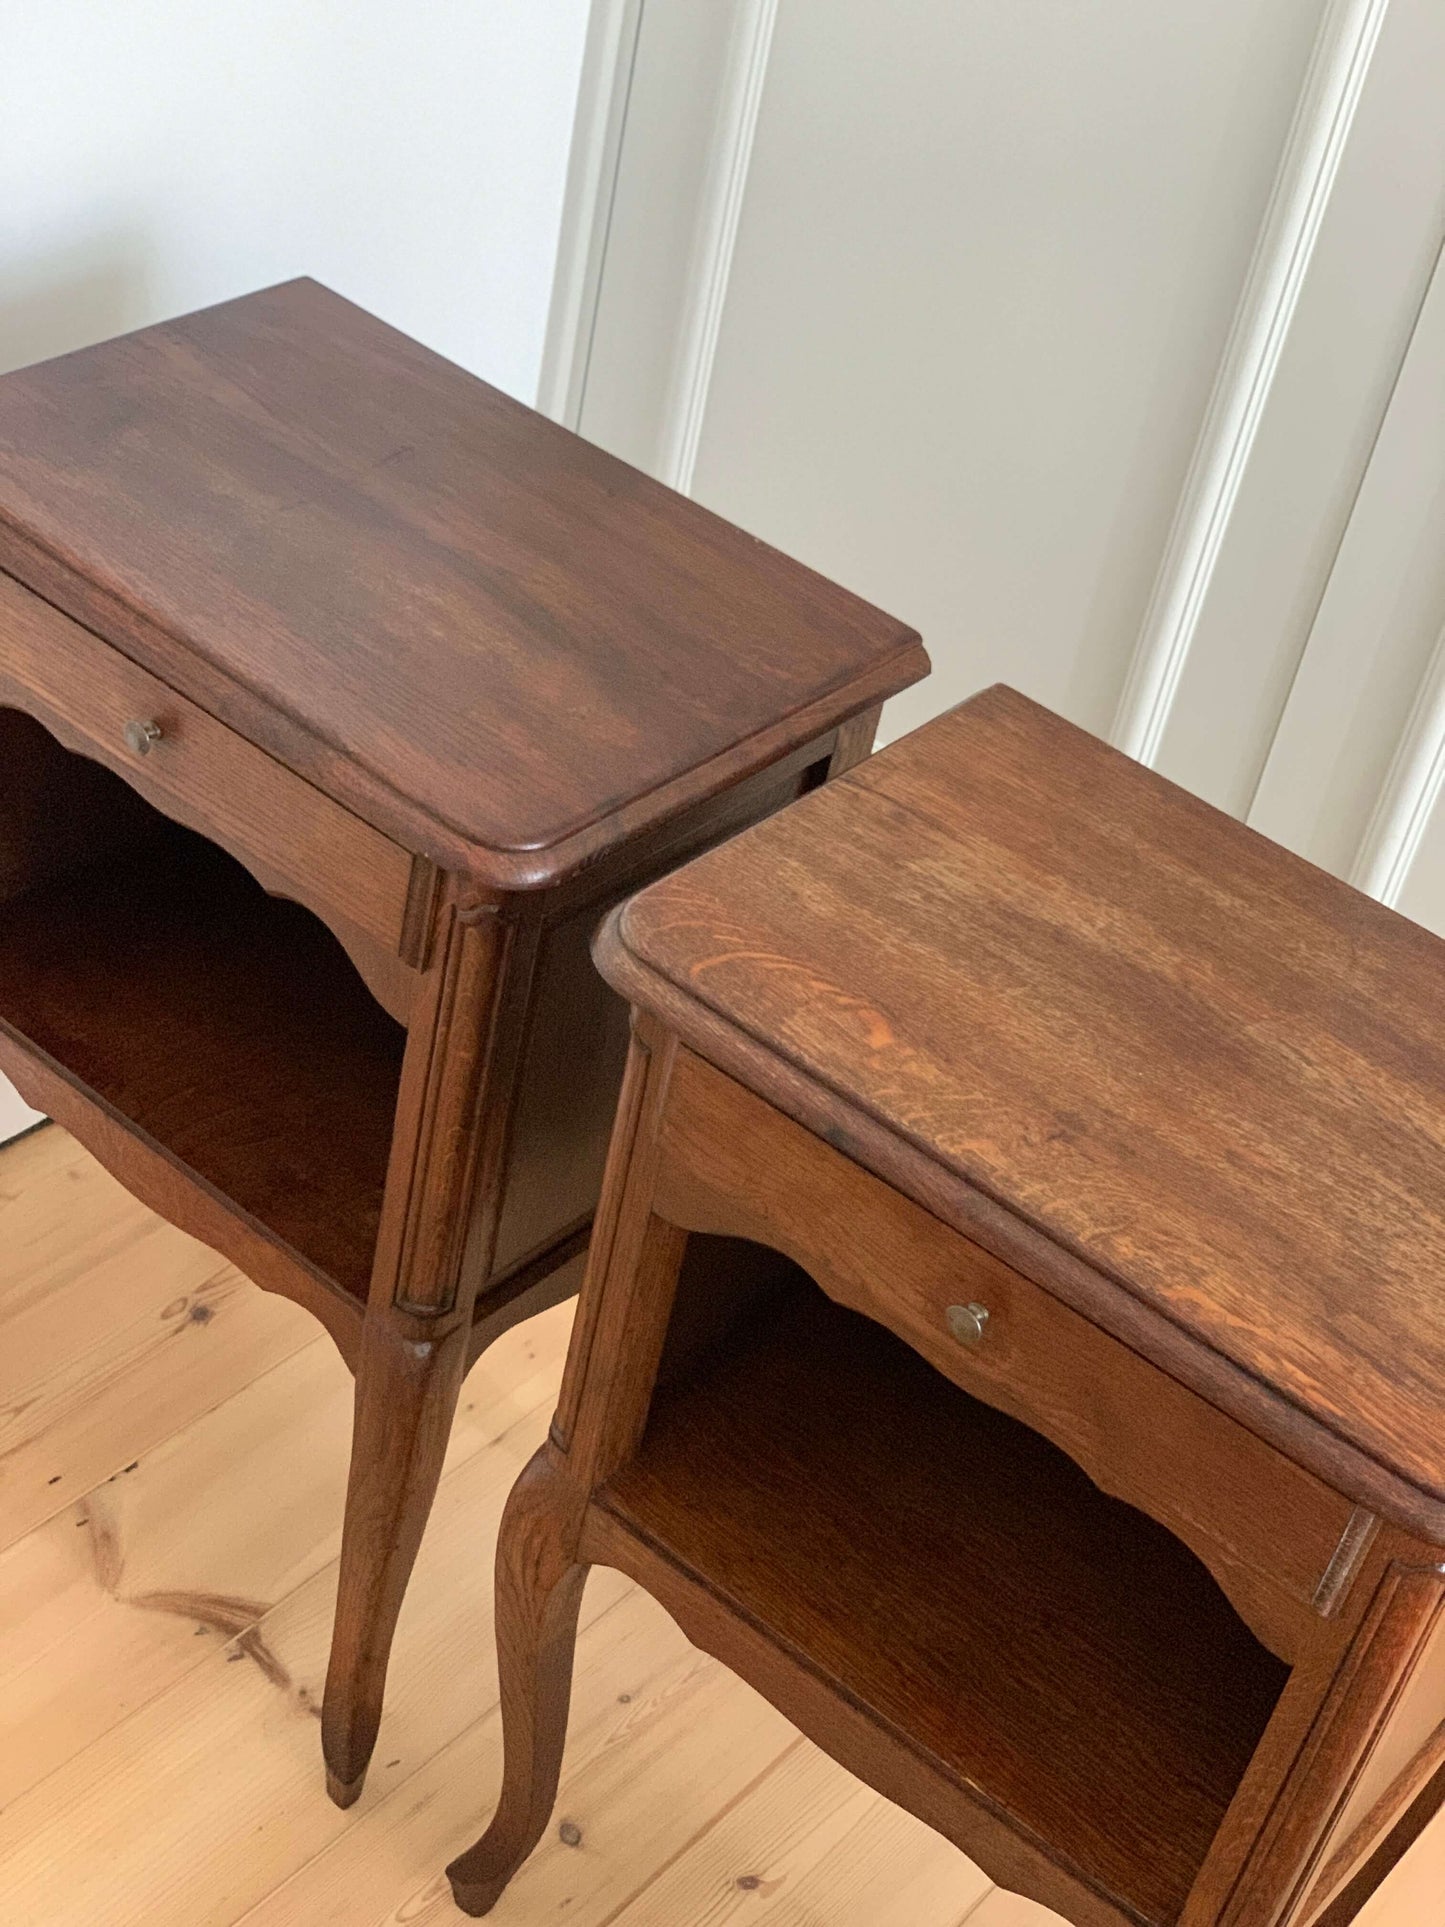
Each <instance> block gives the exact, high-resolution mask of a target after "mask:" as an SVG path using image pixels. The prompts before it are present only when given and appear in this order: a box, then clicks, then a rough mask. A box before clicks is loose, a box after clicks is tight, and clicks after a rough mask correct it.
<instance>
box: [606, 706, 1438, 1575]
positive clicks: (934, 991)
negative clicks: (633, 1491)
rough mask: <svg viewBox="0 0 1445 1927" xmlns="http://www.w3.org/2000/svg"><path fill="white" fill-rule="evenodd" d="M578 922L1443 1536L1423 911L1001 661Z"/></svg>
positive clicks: (872, 1137) (1204, 1378) (1433, 1007)
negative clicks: (1119, 747) (1386, 899)
mask: <svg viewBox="0 0 1445 1927" xmlns="http://www.w3.org/2000/svg"><path fill="white" fill-rule="evenodd" d="M599 957H600V959H601V961H602V963H603V966H604V969H605V970H606V973H607V974H608V975H609V976H610V977H611V979H612V981H613V982H614V983H615V984H616V985H617V986H618V987H619V988H620V989H622V990H623V991H624V992H625V993H626V994H628V995H630V996H631V997H632V998H633V999H634V1000H635V1001H638V1002H640V1003H642V1004H644V1005H650V1006H652V1007H653V1008H655V1009H656V1010H658V1011H659V1012H661V1013H662V1015H663V1016H664V1018H665V1020H666V1021H667V1022H668V1023H669V1025H671V1026H672V1027H673V1028H674V1029H676V1030H677V1031H679V1032H680V1033H681V1035H682V1037H683V1038H684V1040H685V1041H686V1042H688V1043H690V1044H691V1045H692V1046H693V1047H694V1048H696V1049H698V1050H699V1051H700V1052H702V1054H703V1055H705V1056H708V1057H710V1058H711V1059H712V1060H713V1061H714V1062H716V1063H718V1064H719V1065H720V1066H721V1067H722V1068H723V1069H725V1070H728V1071H729V1072H730V1073H731V1074H733V1075H735V1076H737V1077H739V1078H741V1079H742V1081H744V1082H746V1083H749V1084H750V1085H751V1086H752V1087H753V1088H755V1089H758V1090H760V1091H761V1092H762V1094H763V1095H765V1096H770V1097H771V1098H772V1099H773V1101H775V1102H777V1103H779V1104H780V1105H781V1107H782V1108H784V1109H785V1110H788V1111H789V1112H790V1113H791V1114H793V1115H794V1116H796V1117H799V1118H800V1119H801V1120H802V1121H803V1122H805V1123H806V1124H807V1125H808V1126H809V1128H811V1129H813V1130H815V1131H817V1132H819V1133H820V1134H823V1135H825V1136H827V1137H828V1138H829V1139H830V1141H832V1142H834V1143H836V1144H838V1145H840V1146H841V1147H842V1148H845V1149H846V1150H847V1151H848V1153H849V1154H850V1155H851V1156H853V1157H854V1158H856V1159H857V1160H858V1161H859V1162H862V1163H865V1164H868V1165H870V1166H871V1167H872V1168H874V1169H876V1170H878V1171H879V1173H880V1175H884V1176H887V1177H888V1178H889V1179H890V1181H891V1182H896V1183H898V1184H899V1185H900V1188H905V1189H912V1190H913V1192H914V1194H915V1195H917V1196H918V1197H919V1198H920V1201H921V1202H924V1203H926V1204H928V1205H929V1207H930V1208H931V1209H934V1210H935V1211H937V1212H939V1213H940V1214H941V1215H945V1216H951V1217H952V1218H953V1219H954V1221H955V1222H957V1223H958V1224H959V1225H960V1227H961V1228H968V1229H970V1230H972V1231H974V1232H978V1230H979V1227H980V1224H982V1226H983V1228H984V1233H985V1242H991V1243H993V1244H994V1245H995V1247H996V1248H998V1247H999V1246H1000V1245H1001V1244H1002V1245H1003V1246H1006V1247H1009V1248H1008V1249H1004V1250H1001V1255H1004V1256H1008V1257H1010V1258H1011V1260H1012V1261H1021V1268H1024V1269H1027V1270H1030V1271H1032V1272H1033V1273H1034V1275H1036V1276H1038V1277H1039V1278H1040V1282H1044V1283H1051V1284H1052V1286H1054V1287H1055V1288H1057V1289H1058V1291H1059V1295H1061V1296H1065V1297H1068V1298H1071V1299H1072V1300H1073V1301H1074V1302H1075V1303H1076V1304H1078V1305H1079V1306H1080V1308H1082V1309H1085V1310H1087V1311H1088V1312H1089V1314H1090V1315H1092V1316H1094V1317H1096V1318H1097V1319H1098V1320H1099V1321H1100V1322H1101V1323H1105V1324H1106V1325H1109V1326H1112V1327H1113V1328H1114V1329H1115V1330H1116V1333H1118V1334H1121V1335H1124V1336H1125V1337H1126V1338H1127V1340H1128V1342H1130V1343H1132V1344H1134V1345H1135V1346H1136V1347H1137V1348H1138V1349H1140V1350H1143V1351H1145V1352H1146V1353H1148V1354H1151V1355H1153V1356H1155V1358H1156V1361H1157V1362H1160V1363H1167V1366H1168V1368H1169V1369H1170V1370H1172V1371H1173V1372H1175V1374H1176V1375H1177V1376H1180V1377H1183V1378H1185V1379H1186V1380H1190V1381H1192V1382H1193V1383H1194V1385H1195V1388H1196V1389H1199V1390H1201V1391H1203V1392H1205V1393H1206V1395H1208V1396H1210V1397H1211V1398H1212V1399H1213V1400H1214V1402H1216V1403H1218V1404H1220V1405H1222V1406H1224V1407H1226V1408H1227V1409H1231V1410H1232V1411H1233V1412H1234V1413H1235V1415H1236V1416H1239V1417H1241V1418H1242V1419H1243V1420H1244V1421H1245V1422H1246V1423H1248V1424H1250V1425H1251V1426H1252V1427H1253V1428H1254V1429H1256V1430H1259V1431H1261V1432H1263V1433H1264V1434H1265V1435H1266V1436H1270V1437H1271V1438H1272V1439H1273V1440H1274V1442H1276V1443H1279V1444H1282V1445H1283V1446H1285V1448H1286V1449H1289V1450H1291V1451H1292V1452H1293V1453H1294V1455H1295V1456H1297V1457H1299V1458H1301V1459H1302V1460H1304V1461H1305V1462H1307V1463H1310V1464H1312V1465H1313V1466H1314V1467H1315V1469H1318V1470H1321V1471H1322V1472H1323V1473H1324V1474H1325V1475H1326V1476H1330V1477H1332V1478H1334V1479H1335V1481H1336V1483H1338V1484H1339V1485H1340V1486H1341V1489H1343V1490H1346V1491H1353V1492H1354V1495H1355V1496H1356V1497H1357V1498H1360V1499H1361V1500H1362V1501H1367V1502H1370V1503H1373V1504H1375V1505H1376V1506H1377V1507H1378V1509H1380V1510H1381V1511H1384V1512H1387V1513H1388V1514H1390V1515H1391V1516H1393V1517H1395V1518H1396V1519H1397V1520H1398V1522H1399V1523H1402V1524H1406V1525H1409V1526H1411V1527H1412V1528H1414V1529H1417V1530H1421V1531H1426V1532H1427V1533H1428V1534H1429V1536H1431V1537H1432V1538H1436V1539H1437V1540H1439V1541H1442V1542H1445V943H1442V942H1441V941H1439V940H1438V939H1437V938H1436V937H1434V936H1432V935H1431V934H1430V933H1429V932H1427V931H1425V930H1423V929H1421V928H1420V927H1419V926H1417V925H1415V924H1413V923H1410V922H1408V921H1407V920H1406V919H1405V918H1403V917H1401V916H1398V915H1396V914H1395V913H1394V912H1393V911H1390V910H1387V909H1385V908H1383V907H1382V906H1381V905H1380V904H1378V903H1375V902H1373V901H1372V900H1370V899H1369V898H1366V897H1364V896H1362V895H1361V894H1360V893H1359V892H1357V891H1355V890H1353V889H1351V888H1349V887H1348V886H1347V885H1346V884H1344V883H1341V882H1339V881H1337V880H1336V879H1335V878H1333V877H1330V876H1327V875H1326V874H1325V873H1324V872H1323V871H1320V870H1317V869H1315V868H1314V867H1313V866H1312V865H1310V864H1307V863H1305V862H1303V861H1301V860H1300V859H1298V858H1296V857H1294V856H1292V855H1291V854H1289V853H1288V852H1286V851H1284V850H1282V849H1280V848H1279V847H1278V846H1277V845H1275V844H1272V843H1270V842H1268V841H1267V840H1266V839H1265V838H1263V837H1261V836H1259V835H1257V834H1256V833H1255V832H1253V831H1251V830H1249V829H1246V828H1245V827H1243V826H1242V825H1241V824H1239V823H1237V822H1235V821H1234V820H1232V819H1231V818H1229V817H1227V816H1224V815H1223V814H1221V813H1220V812H1219V811H1217V810H1214V809H1212V808H1210V807H1209V806H1208V805H1206V804H1204V803H1202V802H1200V801H1199V800H1198V799H1197V798H1195V797H1192V796H1190V795H1188V794H1186V793H1185V792H1184V791H1183V790H1180V789H1178V788H1176V787H1174V786H1173V785H1172V784H1170V783H1167V782H1165V781H1163V780H1162V779H1161V778H1159V777H1158V776H1155V775H1154V774H1152V773H1151V772H1149V771H1147V770H1145V769H1143V768H1141V767H1140V766H1139V765H1137V764H1135V763H1133V762H1131V761H1130V760H1129V759H1128V758H1126V757H1124V756H1122V755H1120V754H1118V753H1117V752H1115V751H1113V750H1111V749H1109V748H1107V747H1106V746H1105V745H1104V744H1102V743H1100V742H1098V741H1096V740H1095V739H1094V738H1093V737H1091V736H1089V735H1086V734H1085V733H1084V732H1083V731H1081V730H1079V729H1076V728H1074V727H1072V726H1071V725H1070V724H1068V723H1066V722H1064V721H1062V720H1061V719H1060V718H1058V717H1057V716H1054V715H1051V714H1050V713H1049V712H1048V711H1047V710H1044V709H1041V708H1039V707H1038V706H1037V705H1035V704H1033V703H1031V702H1028V701H1026V700H1025V699H1024V698H1023V697H1021V696H1019V695H1016V694H1015V693H1013V692H1012V691H1010V690H1008V689H1004V688H997V689H993V690H989V691H987V692H985V693H984V694H983V695H981V696H978V697H975V698H974V699H973V700H972V701H970V702H968V703H965V704H963V705H961V706H960V707H959V708H958V709H955V710H954V711H952V712H951V713H950V714H948V715H946V716H944V717H941V718H939V719H938V720H937V721H935V722H933V723H931V724H928V725H926V726H925V727H924V728H923V729H921V730H919V731H917V732H916V733H915V734H913V735H912V736H910V737H907V738H905V739H904V740H903V741H901V742H899V743H897V744H895V745H894V746H893V747H892V748H890V749H887V750H884V751H882V752H881V753H880V754H878V755H877V756H874V757H873V758H872V759H870V760H869V761H868V762H866V763H864V764H862V765H860V766H859V767H858V768H857V769H855V770H853V771H852V772H850V773H849V774H848V775H847V776H846V777H844V778H843V779H841V780H840V781H839V782H837V783H834V784H831V785H829V786H828V787H827V788H826V789H825V790H820V791H818V792H817V793H815V794H814V795H811V796H809V797H806V798H804V799H803V800H802V801H801V802H800V803H798V804H797V805H795V806H794V807H793V808H791V809H789V810H787V811H786V812H784V813H783V814H782V815H781V816H779V817H777V818H775V819H773V820H772V821H770V822H768V823H765V824H762V825H760V826H758V827H757V828H755V829H751V830H749V831H747V832H746V833H744V834H743V835H742V836H740V837H738V838H737V839H735V840H734V841H733V842H731V843H729V844H726V845H724V846H723V847H721V848H719V849H717V850H714V851H712V852H710V853H709V854H707V855H705V856H703V857H701V858H699V859H698V860H697V861H696V862H694V863H692V864H690V865H688V866H687V867H686V868H685V869H683V870H681V871H679V872H677V873H676V874H675V875H673V876H672V877H669V878H667V879H664V880H663V881H662V882H660V883H657V884H654V885H652V886H651V887H650V888H648V889H647V890H645V891H643V892H642V893H641V895H639V896H638V897H636V898H634V899H633V900H632V902H631V903H630V904H628V905H626V906H624V908H623V910H622V911H621V912H620V913H619V914H618V915H617V916H616V917H615V918H614V919H613V920H612V922H611V924H610V925H609V927H608V929H607V931H606V932H605V933H604V937H603V939H602V941H601V943H600V945H599ZM1011 1226H1012V1227H1014V1228H1015V1229H1017V1228H1018V1227H1022V1231H1021V1232H1020V1235H1019V1236H1018V1237H1014V1236H1013V1232H1012V1231H1011V1230H1010V1227H1011ZM1011 1238H1012V1244H1011V1245H1010V1239H1011Z"/></svg>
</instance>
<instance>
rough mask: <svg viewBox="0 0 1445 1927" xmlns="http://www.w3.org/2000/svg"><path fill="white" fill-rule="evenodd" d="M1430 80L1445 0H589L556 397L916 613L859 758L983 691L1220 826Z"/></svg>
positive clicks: (1355, 375)
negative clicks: (1081, 735)
mask: <svg viewBox="0 0 1445 1927" xmlns="http://www.w3.org/2000/svg"><path fill="white" fill-rule="evenodd" d="M1441 72H1445V7H1442V6H1441V4H1440V0H1270V4H1269V5H1267V6H1260V5H1259V4H1258V0H1207V3H1206V0H1184V4H1179V5H1170V6H1163V7H1161V6H1159V5H1158V4H1157V0H1094V3H1093V4H1091V5H1089V6H1087V7H1078V6H1071V5H1067V4H1065V3H1064V0H969V4H968V5H967V6H966V7H965V6H960V5H958V4H957V3H956V0H895V3H894V4H892V5H889V6H887V7H880V6H878V5H876V3H875V0H711V4H707V5H704V4H701V0H598V5H597V8H596V11H595V13H594V18H593V32H592V43H591V46H590V48H589V57H588V62H587V69H586V78H585V79H584V95H583V103H584V111H583V114H582V117H581V120H580V121H579V138H578V143H577V149H576V152H575V154H574V165H573V174H572V183H571V187H572V192H571V196H570V200H569V212H568V218H567V223H566V227H565V229H564V235H565V239H566V244H565V245H564V251H563V256H562V262H561V272H560V275H559V283H558V297H557V300H556V302H555V304H554V310H553V328H552V332H551V336H550V339H549V347H548V356H547V363H546V368H545V371H544V385H543V397H544V402H546V403H547V404H549V405H550V406H551V407H552V408H553V410H554V412H556V413H558V414H559V415H561V416H562V417H563V418H564V419H567V420H569V421H570V422H572V423H573V424H574V425H576V426H578V427H580V429H581V431H582V432H583V433H584V434H586V435H588V436H590V437H592V438H593V439H595V440H598V441H600V442H602V443H603V444H604V445H606V446H608V447H611V448H613V449H615V450H616V451H617V452H619V453H621V454H623V455H625V456H626V457H627V458H628V459H630V460H633V461H636V462H637V463H638V464H639V465H641V466H643V467H646V468H648V469H650V470H651V471H652V472H654V473H657V474H660V475H662V476H663V477H664V478H665V479H667V480H669V481H672V482H673V483H674V484H675V485H678V486H682V487H686V488H690V489H691V490H692V491H693V492H694V493H695V494H696V495H697V496H699V497H700V498H701V499H702V500H704V501H706V502H707V503H708V504H709V505H710V506H713V507H716V508H718V509H719V510H720V511H721V512H722V513H724V514H726V515H728V516H730V517H731V518H732V519H734V520H735V521H738V522H740V523H742V524H743V525H744V526H745V527H748V528H751V529H753V530H755V531H756V532H757V533H758V534H759V535H761V536H763V537H765V538H766V539H767V540H769V541H772V542H775V543H776V544H777V545H778V546H780V547H782V548H784V549H786V550H789V551H790V552H792V553H794V554H796V555H798V556H800V557H802V558H803V559H804V560H806V561H809V562H812V563H814V564H815V565H816V566H818V567H819V568H821V569H823V570H825V571H826V572H827V573H829V574H831V575H834V576H836V577H838V578H839V579H840V580H842V581H844V582H845V583H847V584H848V585H849V586H850V587H853V588H855V589H857V590H859V591H860V592H862V593H863V594H865V595H867V596H870V597H871V598H873V599H874V600H876V601H878V602H880V603H881V604H883V605H884V606H885V607H887V608H889V609H890V610H892V611H894V612H895V613H897V614H899V615H901V616H904V617H907V618H909V619H911V620H912V621H914V622H915V623H916V624H917V625H918V627H919V628H920V629H921V630H922V631H923V634H924V636H925V639H926V640H927V642H928V644H929V647H930V650H931V652H932V654H933V659H934V663H935V673H934V675H933V677H932V678H931V679H930V681H929V682H928V683H927V684H925V685H923V686H922V687H921V688H920V689H918V690H915V691H912V692H910V693H909V694H908V695H906V696H905V697H903V698H900V699H899V701H898V702H897V703H896V704H895V705H893V706H892V708H891V711H890V714H889V715H888V717H887V718H886V719H885V726H884V727H885V733H886V734H896V733H898V732H899V731H900V730H902V729H904V728H907V727H910V726H912V725H914V724H916V723H918V722H920V721H922V720H923V719H924V718H925V717H926V716H927V715H929V714H932V713H934V712H935V711H937V710H939V709H941V708H943V707H945V706H947V705H948V704H951V703H953V702H955V701H957V700H959V699H960V698H961V697H963V696H964V695H967V694H968V693H970V692H971V691H972V690H974V689H977V688H979V687H981V686H982V685H984V684H986V683H988V682H991V681H993V680H996V679H1003V680H1007V681H1009V682H1012V683H1014V684H1015V685H1017V686H1018V687H1020V688H1022V689H1024V690H1026V691H1028V692H1029V693H1030V694H1033V695H1035V696H1037V697H1039V698H1040V699H1041V700H1043V701H1044V702H1047V703H1049V704H1050V705H1051V706H1052V707H1054V708H1056V709H1059V710H1061V711H1062V712H1063V713H1065V714H1066V715H1069V716H1071V717H1073V718H1074V719H1075V720H1077V721H1079V722H1081V723H1083V724H1085V725H1086V726H1088V727H1090V728H1093V729H1095V730H1097V731H1098V732H1100V733H1101V734H1106V735H1112V736H1113V738H1114V740H1115V741H1117V742H1118V743H1119V744H1120V745H1121V746H1122V747H1124V748H1127V749H1128V750H1130V752H1131V753H1133V754H1135V755H1138V756H1140V757H1141V758H1142V759H1143V760H1145V761H1148V762H1150V763H1152V764H1154V765H1155V766H1156V767H1158V768H1160V769H1162V770H1163V771H1164V772H1165V773H1166V774H1168V775H1170V776H1173V777H1175V778H1176V779H1177V780H1179V781H1181V782H1184V783H1186V784H1187V785H1189V786H1190V787H1191V788H1193V789H1195V790H1197V791H1199V792H1200V793H1202V794H1204V795H1206V796H1208V797H1210V799H1211V800H1213V801H1215V802H1218V803H1220V804H1221V805H1222V806H1223V807H1225V808H1227V809H1230V810H1232V811H1234V812H1235V813H1236V814H1238V815H1241V816H1243V815H1246V814H1248V813H1249V811H1250V809H1251V807H1252V805H1253V802H1254V798H1255V794H1256V790H1257V789H1259V788H1260V783H1261V776H1262V772H1263V770H1264V768H1265V765H1266V762H1267V761H1268V760H1269V757H1270V751H1271V745H1272V743H1273V742H1274V739H1275V736H1276V733H1277V731H1278V729H1279V726H1280V723H1281V719H1282V717H1283V716H1284V714H1285V711H1286V708H1287V706H1288V705H1289V703H1290V695H1291V689H1292V688H1293V687H1294V686H1295V684H1296V681H1297V671H1298V670H1299V668H1300V665H1301V661H1302V658H1303V656H1304V654H1305V651H1306V646H1307V644H1308V642H1309V639H1310V637H1311V634H1312V632H1313V626H1314V617H1315V614H1316V612H1317V610H1319V608H1320V605H1321V598H1322V596H1323V595H1324V592H1325V588H1326V585H1327V584H1328V583H1329V581H1330V580H1331V570H1332V567H1333V564H1334V560H1335V556H1336V552H1337V551H1338V550H1339V548H1340V545H1341V541H1342V538H1343V536H1344V533H1345V529H1346V526H1347V524H1348V523H1349V520H1350V515H1351V509H1352V505H1353V504H1354V502H1355V500H1356V498H1357V496H1359V495H1360V494H1361V491H1362V487H1363V478H1364V476H1365V471H1366V468H1367V466H1368V465H1369V463H1370V459H1371V451H1372V449H1373V447H1374V446H1375V443H1376V440H1377V437H1379V436H1380V434H1381V424H1382V421H1383V418H1384V416H1385V411H1386V408H1387V406H1388V404H1389V400H1390V396H1391V393H1392V390H1393V388H1394V386H1395V383H1396V381H1397V378H1398V377H1399V375H1400V369H1401V362H1402V358H1403V356H1404V354H1405V350H1406V347H1407V344H1408V343H1409V341H1410V338H1411V330H1412V328H1413V326H1414V323H1415V320H1416V317H1417V315H1418V313H1419V310H1420V303H1421V300H1422V298H1423V294H1424V290H1425V288H1426V286H1427V284H1428V281H1429V276H1430V271H1431V267H1432V264H1433V260H1434V255H1435V251H1436V248H1437V246H1438V242H1439V236H1440V231H1441V223H1442V220H1445V116H1442V115H1441V114H1440V113H1439V112H1438V103H1437V98H1436V96H1437V91H1438V89H1437V80H1438V75H1439V74H1440V73H1441ZM1406 680H1407V681H1408V680H1409V677H1408V675H1407V676H1406Z"/></svg>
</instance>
